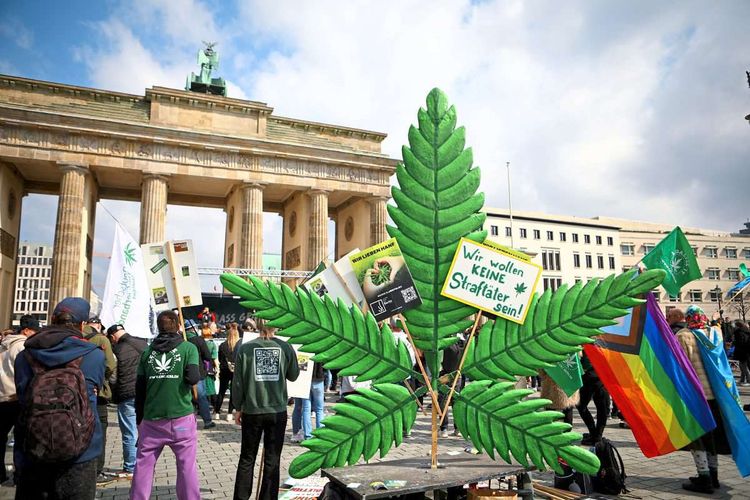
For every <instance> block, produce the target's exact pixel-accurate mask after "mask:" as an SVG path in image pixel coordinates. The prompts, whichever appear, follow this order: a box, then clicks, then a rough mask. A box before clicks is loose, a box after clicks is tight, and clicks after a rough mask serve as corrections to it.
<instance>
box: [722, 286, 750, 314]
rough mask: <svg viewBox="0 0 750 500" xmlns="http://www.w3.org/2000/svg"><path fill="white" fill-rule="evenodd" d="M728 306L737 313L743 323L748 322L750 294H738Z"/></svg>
mask: <svg viewBox="0 0 750 500" xmlns="http://www.w3.org/2000/svg"><path fill="white" fill-rule="evenodd" d="M727 306H728V307H729V309H731V310H732V311H734V312H736V313H737V314H738V315H739V316H740V317H741V318H742V321H747V316H748V314H750V292H741V293H738V294H737V295H736V296H735V297H734V298H732V300H731V302H729V303H728V304H727Z"/></svg>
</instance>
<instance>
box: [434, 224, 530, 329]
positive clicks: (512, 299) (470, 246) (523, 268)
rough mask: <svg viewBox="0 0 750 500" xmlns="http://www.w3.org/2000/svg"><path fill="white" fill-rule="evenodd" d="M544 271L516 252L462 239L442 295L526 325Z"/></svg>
mask: <svg viewBox="0 0 750 500" xmlns="http://www.w3.org/2000/svg"><path fill="white" fill-rule="evenodd" d="M541 274H542V268H541V266H539V265H538V264H534V263H533V262H530V261H528V260H526V259H523V258H521V257H520V255H516V252H512V251H508V250H504V249H503V248H499V247H494V246H493V247H491V246H489V245H486V244H481V243H476V242H474V241H471V240H469V239H466V238H462V239H461V242H460V243H459V245H458V249H457V251H456V254H455V256H454V257H453V263H452V264H451V267H450V270H449V271H448V278H447V279H446V280H445V283H444V284H443V290H442V291H441V294H442V295H443V296H445V297H449V298H451V299H454V300H457V301H459V302H462V303H464V304H467V305H470V306H473V307H477V308H479V309H481V310H483V311H487V312H488V313H491V314H494V315H496V316H500V317H501V318H505V319H507V320H510V321H513V322H515V323H519V324H523V322H524V320H525V319H526V314H527V313H528V310H529V304H530V303H531V300H532V298H533V297H534V290H535V289H536V286H537V283H538V282H539V276H540V275H541Z"/></svg>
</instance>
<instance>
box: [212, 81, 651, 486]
mask: <svg viewBox="0 0 750 500" xmlns="http://www.w3.org/2000/svg"><path fill="white" fill-rule="evenodd" d="M408 139H409V145H408V146H404V148H403V150H402V153H403V162H402V163H400V164H399V165H398V167H397V169H396V177H397V180H398V185H397V186H394V187H393V188H392V190H391V194H392V196H393V202H394V204H392V205H389V206H388V212H389V214H390V216H391V219H392V220H393V223H394V225H392V226H388V233H389V234H390V235H391V236H392V237H395V238H396V240H397V241H398V244H399V246H400V248H401V250H402V252H403V255H404V259H405V261H406V263H407V265H408V267H409V270H410V271H411V274H412V277H413V280H414V283H415V286H416V288H417V290H418V292H419V295H420V297H421V299H422V304H421V305H420V306H419V307H417V308H414V309H410V310H408V311H406V312H405V313H404V316H405V317H406V324H407V325H406V326H407V327H408V329H409V331H410V332H411V335H412V337H413V339H414V343H415V344H416V347H418V348H419V349H421V350H422V351H423V352H424V353H425V358H426V360H427V364H428V371H429V373H431V374H432V375H431V376H430V379H429V380H423V377H422V375H421V374H420V373H417V372H415V371H414V370H413V369H412V363H411V359H410V357H409V354H408V351H407V348H406V345H405V344H404V343H403V341H401V340H399V341H396V340H395V339H394V336H393V334H392V332H391V331H390V328H389V327H388V325H387V324H383V325H378V323H377V322H376V321H375V319H374V317H373V315H372V314H371V313H369V312H368V313H366V314H365V313H362V312H361V311H360V310H359V308H357V307H356V306H347V305H346V304H344V303H343V302H342V301H340V300H339V301H334V300H332V299H331V298H330V297H328V296H327V295H326V296H324V297H318V296H317V295H316V294H314V293H311V292H309V291H307V290H305V289H304V288H297V289H296V290H292V289H290V288H289V287H288V286H286V285H284V284H282V285H277V284H275V283H271V282H262V281H261V280H259V279H257V278H255V277H251V278H250V279H249V281H246V280H245V279H242V278H239V277H237V276H234V275H230V274H225V275H223V276H222V277H221V281H222V283H223V284H224V286H225V287H226V288H227V289H228V290H229V291H230V292H231V293H233V294H236V295H239V296H240V297H241V299H242V301H241V304H243V305H244V306H246V307H249V308H251V309H254V310H255V311H256V314H257V316H259V317H261V318H264V319H266V320H268V322H269V325H270V326H275V327H278V328H280V331H279V335H281V336H284V337H287V338H288V339H289V341H290V342H292V343H295V344H301V345H302V347H301V350H302V351H303V352H310V353H313V354H314V357H313V359H314V360H316V361H318V362H320V363H323V366H325V367H326V368H334V369H335V368H338V369H340V370H341V372H340V373H341V374H342V375H352V376H356V377H357V380H360V381H362V380H371V381H372V382H373V384H372V388H371V389H369V390H358V391H357V394H354V395H350V396H347V397H346V401H345V402H344V403H339V404H336V405H334V406H333V412H334V414H333V415H331V416H328V417H327V418H325V419H324V420H323V425H324V426H323V427H321V428H319V429H316V430H314V431H313V438H312V439H309V440H307V441H304V442H303V443H302V446H304V447H305V448H307V451H306V452H304V453H302V454H301V455H299V456H298V457H296V458H295V459H294V460H293V461H292V463H291V466H290V468H289V474H290V475H291V476H293V477H297V478H299V477H305V476H308V475H310V474H312V473H314V472H315V471H316V470H317V469H319V468H323V467H334V466H337V467H338V466H343V465H347V464H349V465H354V464H356V463H357V462H359V461H360V460H361V459H362V458H364V460H368V459H370V458H371V457H373V456H374V455H375V454H376V453H378V452H379V455H380V457H383V456H385V455H386V453H387V452H388V451H389V450H390V449H391V448H392V447H393V446H398V445H400V444H401V442H402V437H403V435H404V433H406V432H408V431H409V430H410V429H411V427H412V425H413V424H414V421H415V419H416V414H417V411H416V410H417V404H416V400H417V398H419V397H420V396H423V395H424V394H425V393H426V392H427V391H428V390H429V389H428V388H431V389H433V390H436V391H440V392H442V393H448V392H449V391H450V387H449V386H448V385H445V384H444V383H443V382H444V381H445V380H447V379H450V378H451V377H450V376H449V377H447V378H446V377H444V378H441V379H439V378H438V376H437V374H438V373H439V372H440V366H439V362H440V355H441V351H442V350H443V349H445V348H446V347H448V346H450V345H451V344H453V343H454V342H456V334H457V333H458V332H461V331H463V330H465V329H467V328H468V327H470V326H471V325H472V320H471V318H470V317H471V316H472V315H474V314H475V313H477V309H475V308H473V307H471V306H469V305H465V304H462V303H459V302H456V301H455V300H452V299H450V298H447V297H443V296H441V294H440V291H441V288H442V286H443V283H444V281H445V279H446V276H447V273H448V270H449V268H450V265H451V261H452V258H453V255H454V254H455V252H456V248H457V245H458V244H459V241H460V240H461V238H467V239H469V240H472V241H475V242H482V241H484V239H485V238H486V236H487V233H486V231H484V230H483V228H482V226H483V224H484V221H485V214H484V213H482V212H481V211H480V210H481V208H482V206H483V205H484V195H483V194H482V193H479V192H477V190H478V188H479V181H480V171H479V168H477V167H474V166H473V155H472V151H471V149H470V148H466V147H465V142H466V131H465V130H464V128H463V127H457V115H456V110H455V108H454V107H453V106H451V105H449V103H448V99H447V98H446V96H445V94H443V92H441V91H440V90H439V89H433V90H432V91H431V92H430V93H429V94H428V96H427V106H426V108H422V109H420V110H419V111H418V112H417V126H412V127H410V128H409V133H408ZM372 243H378V242H372ZM663 277H664V271H661V270H651V271H646V272H644V273H641V274H639V275H637V276H636V274H635V272H632V271H631V272H628V273H625V274H622V275H619V276H610V277H608V278H607V279H605V280H601V281H590V282H589V283H587V284H586V285H582V284H576V285H575V286H573V287H571V288H568V287H567V286H565V285H563V286H562V287H560V288H559V289H558V290H557V291H555V292H554V293H553V292H552V291H551V290H547V291H545V292H544V293H543V294H541V295H538V294H535V295H534V296H533V297H532V299H531V302H530V304H529V308H528V312H527V313H526V318H525V320H524V322H523V324H519V323H515V322H511V321H507V320H505V319H502V318H496V319H495V320H490V321H488V322H487V323H485V324H484V326H483V327H482V329H481V333H480V335H479V336H478V337H477V341H476V342H471V343H470V344H469V345H467V348H466V350H467V354H466V364H465V365H464V372H465V373H466V375H467V376H468V377H469V378H470V379H471V380H472V382H471V383H469V384H468V385H467V386H466V387H465V388H464V389H463V390H461V391H460V392H457V393H456V394H455V396H454V402H455V404H454V407H453V414H454V417H455V421H456V425H457V426H458V429H459V431H460V432H461V434H462V435H463V436H464V437H465V438H466V439H469V440H470V441H471V442H472V443H473V444H474V446H475V447H476V448H477V449H479V450H480V451H485V452H486V453H487V454H489V455H490V456H491V457H493V458H494V457H496V456H497V457H499V458H502V459H503V460H505V461H510V460H511V457H512V458H514V459H515V460H517V461H518V462H519V463H521V464H523V465H526V466H530V465H534V466H535V467H537V468H539V469H540V470H541V469H545V468H551V469H554V470H556V471H558V472H561V468H560V465H559V461H558V458H563V459H564V460H566V461H567V462H568V464H570V466H571V467H573V468H574V469H576V470H579V471H581V472H584V473H589V474H594V473H596V472H597V470H598V468H599V461H598V459H597V458H596V456H595V455H593V454H592V453H589V452H588V451H586V450H584V449H583V448H581V447H579V446H577V443H580V439H581V435H580V434H577V433H574V432H571V426H570V425H569V424H566V423H564V422H562V421H561V419H562V413H560V412H557V411H549V410H546V409H545V408H546V407H547V406H548V405H549V403H550V402H549V401H547V400H544V399H528V398H527V397H528V396H529V395H530V394H531V392H532V391H530V390H527V389H516V388H515V387H514V383H515V380H516V378H517V377H519V376H526V375H533V374H536V373H537V372H538V371H539V370H546V369H550V368H553V367H554V366H556V365H557V364H558V363H560V362H562V361H564V360H566V359H569V357H570V356H571V354H573V353H576V352H578V351H580V350H581V345H582V344H584V343H589V342H593V337H595V336H597V335H599V334H601V331H600V330H599V329H600V328H601V327H603V326H607V325H611V324H614V323H615V319H616V318H617V317H619V316H624V315H625V314H626V313H627V310H628V309H629V308H631V307H633V306H635V305H638V304H641V303H643V300H642V299H640V298H638V297H639V296H640V295H641V294H643V293H645V292H646V291H648V290H651V289H652V288H654V287H656V286H658V285H659V284H660V283H661V280H662V279H663ZM523 292H525V290H520V289H519V290H518V293H519V294H520V293H523ZM240 355H242V351H240ZM451 375H456V374H451ZM407 377H412V378H414V379H416V380H419V381H421V382H423V383H424V387H422V388H421V389H419V390H418V391H416V392H415V393H411V392H410V391H409V390H407V389H406V387H404V385H402V382H403V381H404V380H405V379H406V378H407Z"/></svg>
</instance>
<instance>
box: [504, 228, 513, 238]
mask: <svg viewBox="0 0 750 500" xmlns="http://www.w3.org/2000/svg"><path fill="white" fill-rule="evenodd" d="M505 236H513V231H512V230H511V228H510V226H505Z"/></svg>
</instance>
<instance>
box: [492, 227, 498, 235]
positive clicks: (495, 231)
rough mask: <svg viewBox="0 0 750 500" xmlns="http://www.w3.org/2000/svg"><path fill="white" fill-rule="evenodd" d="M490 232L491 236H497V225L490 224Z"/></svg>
mask: <svg viewBox="0 0 750 500" xmlns="http://www.w3.org/2000/svg"><path fill="white" fill-rule="evenodd" d="M490 234H491V235H492V236H497V235H498V232H497V226H490Z"/></svg>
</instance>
